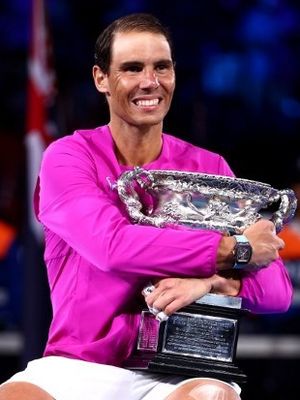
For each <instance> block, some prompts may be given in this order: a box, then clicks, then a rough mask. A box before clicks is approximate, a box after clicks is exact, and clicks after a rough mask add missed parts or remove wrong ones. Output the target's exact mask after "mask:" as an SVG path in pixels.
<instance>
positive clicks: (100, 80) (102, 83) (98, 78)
mask: <svg viewBox="0 0 300 400" xmlns="http://www.w3.org/2000/svg"><path fill="white" fill-rule="evenodd" d="M93 78H94V83H95V86H96V88H97V90H98V91H99V92H100V93H104V94H108V93H109V90H108V81H107V74H105V73H104V72H102V70H101V69H100V67H99V66H98V65H94V66H93Z"/></svg>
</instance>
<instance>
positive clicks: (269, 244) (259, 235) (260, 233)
mask: <svg viewBox="0 0 300 400" xmlns="http://www.w3.org/2000/svg"><path fill="white" fill-rule="evenodd" d="M243 235H245V236H246V237H247V239H248V240H249V242H250V244H251V246H252V257H251V260H250V263H249V267H247V268H246V269H248V270H251V269H258V268H261V267H265V266H268V265H269V264H270V263H271V262H272V261H274V260H276V259H277V258H278V257H279V253H278V251H279V250H281V249H283V248H284V241H283V240H282V239H280V238H279V237H278V236H277V235H276V231H275V226H274V224H273V223H272V222H271V221H269V220H266V219H261V220H259V221H258V222H256V223H255V224H253V225H251V226H250V227H249V228H247V229H245V230H244V232H243Z"/></svg>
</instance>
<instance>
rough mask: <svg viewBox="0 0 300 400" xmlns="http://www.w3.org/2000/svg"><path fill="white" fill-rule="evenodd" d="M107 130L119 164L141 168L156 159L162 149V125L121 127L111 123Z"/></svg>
mask: <svg viewBox="0 0 300 400" xmlns="http://www.w3.org/2000/svg"><path fill="white" fill-rule="evenodd" d="M109 128H110V131H111V134H112V137H113V139H114V142H115V145H116V156H117V159H118V161H119V163H120V164H123V165H128V166H142V165H145V164H148V163H150V162H151V161H154V160H156V159H157V157H158V156H159V154H160V152H161V148H162V125H161V124H159V125H155V126H151V127H136V126H128V125H126V126H122V127H116V126H115V125H114V124H113V123H112V122H111V123H110V124H109Z"/></svg>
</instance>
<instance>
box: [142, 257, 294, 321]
mask: <svg viewBox="0 0 300 400" xmlns="http://www.w3.org/2000/svg"><path fill="white" fill-rule="evenodd" d="M154 288H155V289H154V290H153V291H152V293H151V294H148V295H147V296H146V297H145V301H146V303H147V305H148V306H149V307H152V308H153V307H154V308H156V309H158V310H162V311H163V312H164V313H165V314H166V315H171V314H173V313H174V312H176V311H177V310H179V309H180V308H182V307H185V306H186V305H188V304H191V303H193V302H194V301H196V300H197V299H199V298H200V297H202V296H204V295H205V294H207V293H209V292H211V293H216V294H223V295H228V296H240V297H242V300H243V307H244V308H245V309H248V310H249V311H251V312H253V313H257V314H258V313H277V312H285V311H287V310H288V308H289V307H290V305H291V300H292V285H291V282H290V279H289V276H288V274H287V271H286V269H285V267H284V265H283V263H282V262H281V260H280V259H278V260H276V261H274V262H273V263H271V264H270V265H269V266H268V267H267V268H262V269H260V270H257V271H249V272H241V271H232V270H228V271H226V272H221V273H219V274H214V275H213V276H211V277H209V278H192V279H191V278H185V279H182V278H165V279H162V280H160V281H158V282H156V284H155V285H154Z"/></svg>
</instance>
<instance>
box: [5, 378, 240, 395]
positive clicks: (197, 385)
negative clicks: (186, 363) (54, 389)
mask: <svg viewBox="0 0 300 400" xmlns="http://www.w3.org/2000/svg"><path fill="white" fill-rule="evenodd" d="M0 400H1V399H0ZM165 400H241V398H240V396H239V395H238V394H237V392H236V391H235V390H234V388H233V387H232V386H230V385H228V384H226V383H224V382H222V381H219V380H216V379H205V378H199V379H195V380H192V381H189V382H186V383H183V384H182V385H180V386H179V387H177V388H176V389H175V390H174V391H173V392H172V393H171V394H170V395H169V396H168V397H167V398H166V399H165Z"/></svg>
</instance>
